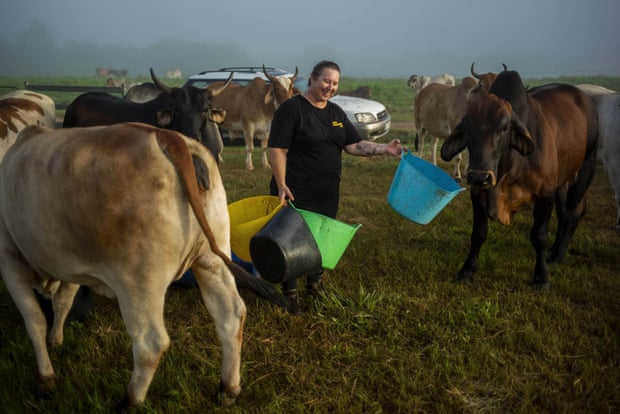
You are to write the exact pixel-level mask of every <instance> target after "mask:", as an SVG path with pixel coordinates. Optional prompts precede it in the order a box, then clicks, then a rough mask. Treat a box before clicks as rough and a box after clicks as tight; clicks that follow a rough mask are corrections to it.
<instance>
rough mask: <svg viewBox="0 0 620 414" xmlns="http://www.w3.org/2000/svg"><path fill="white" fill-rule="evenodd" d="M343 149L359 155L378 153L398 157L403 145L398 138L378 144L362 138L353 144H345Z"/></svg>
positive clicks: (369, 155)
mask: <svg viewBox="0 0 620 414" xmlns="http://www.w3.org/2000/svg"><path fill="white" fill-rule="evenodd" d="M344 150H345V151H346V152H347V153H348V154H351V155H357V156H361V157H371V156H373V155H380V154H389V155H392V156H394V157H399V156H400V153H401V152H402V150H403V147H402V145H401V144H400V140H399V139H393V140H392V141H390V143H389V144H379V143H377V142H373V141H368V140H362V141H359V142H356V143H355V144H349V145H345V147H344Z"/></svg>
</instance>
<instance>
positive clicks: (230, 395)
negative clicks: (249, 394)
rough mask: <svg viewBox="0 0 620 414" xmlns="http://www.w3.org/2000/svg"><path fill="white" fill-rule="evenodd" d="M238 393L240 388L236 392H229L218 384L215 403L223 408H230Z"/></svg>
mask: <svg viewBox="0 0 620 414" xmlns="http://www.w3.org/2000/svg"><path fill="white" fill-rule="evenodd" d="M240 393H241V387H237V391H231V390H229V389H226V387H225V386H224V384H223V383H220V388H219V390H218V391H217V402H218V403H219V404H220V405H222V406H224V407H230V406H231V405H233V404H234V403H235V401H236V400H237V397H238V396H239V394H240Z"/></svg>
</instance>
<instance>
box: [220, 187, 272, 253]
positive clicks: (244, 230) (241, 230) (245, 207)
mask: <svg viewBox="0 0 620 414" xmlns="http://www.w3.org/2000/svg"><path fill="white" fill-rule="evenodd" d="M280 208H282V205H281V204H280V200H279V199H278V197H275V196H256V197H248V198H244V199H241V200H238V201H235V202H234V203H231V204H229V205H228V215H229V216H230V247H231V249H232V251H233V253H234V254H235V255H236V256H237V257H238V258H240V259H241V260H243V261H246V262H251V261H252V257H251V255H250V240H251V239H252V237H253V236H254V235H255V234H256V233H257V232H258V231H259V230H260V229H262V228H263V226H265V224H267V223H268V222H269V221H270V220H271V219H272V218H273V216H274V215H275V214H276V213H277V212H278V210H280Z"/></svg>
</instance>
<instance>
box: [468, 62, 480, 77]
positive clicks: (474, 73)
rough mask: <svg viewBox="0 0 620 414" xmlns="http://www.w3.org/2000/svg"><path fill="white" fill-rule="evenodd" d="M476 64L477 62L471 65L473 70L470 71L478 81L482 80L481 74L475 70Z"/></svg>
mask: <svg viewBox="0 0 620 414" xmlns="http://www.w3.org/2000/svg"><path fill="white" fill-rule="evenodd" d="M474 63H475V62H472V63H471V68H470V69H469V71H470V72H471V75H472V76H473V77H474V78H476V79H478V80H480V74H479V73H478V72H476V71H475V70H474Z"/></svg>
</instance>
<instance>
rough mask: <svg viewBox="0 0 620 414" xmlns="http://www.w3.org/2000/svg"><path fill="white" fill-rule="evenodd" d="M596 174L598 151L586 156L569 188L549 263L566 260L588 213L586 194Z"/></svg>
mask: <svg viewBox="0 0 620 414" xmlns="http://www.w3.org/2000/svg"><path fill="white" fill-rule="evenodd" d="M595 172H596V151H592V152H590V153H588V154H587V155H586V159H585V161H584V162H583V164H582V166H581V169H580V170H579V172H578V173H577V178H576V179H575V181H574V182H573V183H572V184H571V186H570V187H569V188H568V192H567V194H566V202H565V214H564V216H563V217H562V220H561V221H560V222H559V223H558V229H557V232H556V236H555V241H554V243H553V246H552V247H551V255H550V256H549V259H548V260H547V262H548V263H557V262H561V261H562V260H564V258H565V257H566V254H567V252H568V245H569V243H570V241H571V240H572V238H573V235H574V234H575V231H576V230H577V225H578V224H579V222H580V221H581V218H582V217H583V216H584V215H585V212H586V193H587V191H588V188H589V187H590V184H591V183H592V180H593V179H594V173H595Z"/></svg>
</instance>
